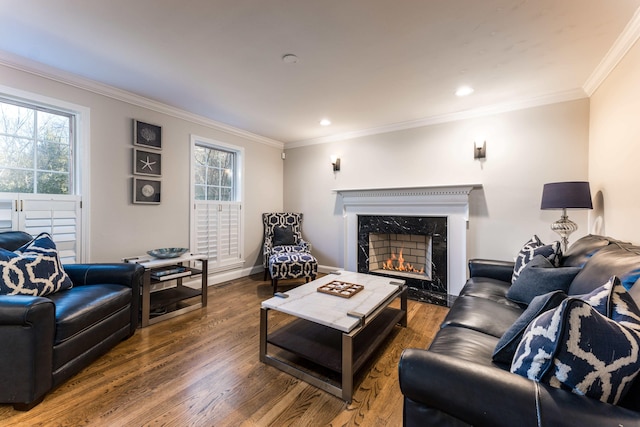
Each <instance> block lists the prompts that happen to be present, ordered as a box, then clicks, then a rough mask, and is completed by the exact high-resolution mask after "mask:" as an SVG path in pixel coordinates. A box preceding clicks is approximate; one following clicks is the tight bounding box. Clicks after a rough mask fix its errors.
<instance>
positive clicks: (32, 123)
mask: <svg viewBox="0 0 640 427" xmlns="http://www.w3.org/2000/svg"><path fill="white" fill-rule="evenodd" d="M72 141H73V116H72V115H71V114H68V113H62V112H56V111H50V110H47V109H43V108H38V107H35V106H27V105H23V104H21V103H17V102H8V101H7V100H0V192H10V193H34V194H72V193H73V179H72V175H71V173H72V168H71V166H72V157H73V144H72Z"/></svg>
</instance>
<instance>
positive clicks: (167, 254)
mask: <svg viewBox="0 0 640 427" xmlns="http://www.w3.org/2000/svg"><path fill="white" fill-rule="evenodd" d="M188 250H189V248H160V249H151V250H150V251H147V253H148V254H149V255H151V256H152V257H154V258H177V257H179V256H180V255H182V254H184V253H185V252H187V251H188Z"/></svg>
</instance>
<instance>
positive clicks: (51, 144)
mask: <svg viewBox="0 0 640 427" xmlns="http://www.w3.org/2000/svg"><path fill="white" fill-rule="evenodd" d="M1 89H2V90H3V91H4V94H0V230H22V231H26V232H27V233H29V234H31V235H33V236H36V235H37V234H39V233H41V232H48V233H49V234H51V236H52V237H53V239H54V241H55V243H56V246H57V247H58V250H59V253H60V256H61V259H62V262H63V263H74V262H82V259H83V254H84V252H83V251H82V246H83V245H82V239H81V235H82V234H83V233H82V226H83V221H82V210H81V201H82V199H81V195H80V194H79V189H80V185H79V183H80V181H79V179H78V178H79V176H78V172H79V169H80V168H79V165H80V160H79V156H78V155H77V153H78V150H77V147H78V146H79V142H78V138H77V136H76V135H77V134H78V131H77V123H78V122H79V118H80V117H81V114H83V115H84V116H83V118H84V124H83V126H84V130H83V132H86V134H87V135H88V123H89V112H88V109H86V108H84V107H79V106H74V105H70V104H66V103H64V102H61V101H56V100H52V99H48V98H45V97H42V96H39V95H35V94H27V93H24V92H20V91H16V90H13V89H11V88H4V87H3V88H1Z"/></svg>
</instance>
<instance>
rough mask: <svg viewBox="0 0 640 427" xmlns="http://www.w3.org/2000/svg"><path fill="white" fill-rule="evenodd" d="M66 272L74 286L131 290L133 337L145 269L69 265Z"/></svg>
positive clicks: (125, 266) (136, 324) (116, 265)
mask: <svg viewBox="0 0 640 427" xmlns="http://www.w3.org/2000/svg"><path fill="white" fill-rule="evenodd" d="M64 271H66V272H67V274H68V275H69V278H71V281H72V282H73V286H90V285H99V284H105V283H110V284H115V285H123V286H127V287H129V288H131V335H133V333H134V332H135V330H136V328H137V327H138V313H139V311H140V291H141V289H142V280H143V277H144V267H142V266H141V265H140V264H135V263H132V264H128V263H112V264H107V263H104V264H67V265H65V266H64Z"/></svg>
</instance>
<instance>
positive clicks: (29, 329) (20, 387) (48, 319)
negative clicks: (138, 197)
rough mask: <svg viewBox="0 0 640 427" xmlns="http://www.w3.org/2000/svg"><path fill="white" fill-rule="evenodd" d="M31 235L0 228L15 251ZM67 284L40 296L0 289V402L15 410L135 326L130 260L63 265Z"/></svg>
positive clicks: (2, 240) (138, 272) (138, 271)
mask: <svg viewBox="0 0 640 427" xmlns="http://www.w3.org/2000/svg"><path fill="white" fill-rule="evenodd" d="M31 239H32V237H31V235H29V234H27V233H23V232H17V231H11V232H5V233H0V247H2V248H4V249H7V250H11V251H13V250H15V249H17V248H19V247H20V246H21V245H23V244H24V243H27V242H28V241H30V240H31ZM64 268H65V271H66V272H67V274H68V275H69V277H70V278H71V280H72V282H73V287H72V288H71V289H67V290H63V291H59V292H56V293H54V294H50V295H47V296H45V297H34V296H24V295H0V342H2V345H1V346H0V402H2V403H13V404H14V407H15V408H16V409H19V410H28V409H31V408H32V407H33V406H35V405H37V404H38V403H39V402H40V401H42V399H43V398H44V396H45V394H46V393H47V392H48V391H49V390H51V389H52V388H54V387H56V386H57V385H59V384H60V383H62V382H63V381H65V380H67V379H68V378H70V377H71V376H73V375H75V374H76V373H78V372H79V371H81V370H82V369H83V368H85V367H86V366H87V365H89V364H90V363H91V362H92V361H94V360H95V359H97V358H98V357H99V356H101V355H102V354H104V353H106V352H107V351H108V350H109V349H111V348H112V347H114V346H115V345H116V344H118V343H119V342H120V341H122V340H124V339H127V338H129V337H130V336H132V335H133V334H134V332H135V330H136V328H137V326H138V313H139V305H140V286H141V283H142V275H143V272H144V269H143V268H142V267H141V266H140V265H138V264H124V263H123V264H74V265H66V266H64Z"/></svg>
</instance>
